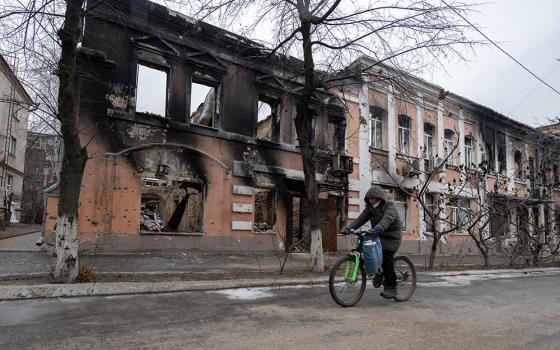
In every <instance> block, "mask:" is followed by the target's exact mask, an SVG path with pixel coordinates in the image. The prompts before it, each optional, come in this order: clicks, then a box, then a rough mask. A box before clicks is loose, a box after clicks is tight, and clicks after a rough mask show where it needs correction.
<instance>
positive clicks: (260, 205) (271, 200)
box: [253, 188, 276, 232]
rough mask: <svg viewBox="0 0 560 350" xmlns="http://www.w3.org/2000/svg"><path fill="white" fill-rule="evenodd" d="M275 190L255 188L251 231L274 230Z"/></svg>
mask: <svg viewBox="0 0 560 350" xmlns="http://www.w3.org/2000/svg"><path fill="white" fill-rule="evenodd" d="M275 225H276V191H275V190H271V189H263V188H256V189H255V219H254V223H253V231H255V232H276V227H275Z"/></svg>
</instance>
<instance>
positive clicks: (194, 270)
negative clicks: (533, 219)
mask: <svg viewBox="0 0 560 350" xmlns="http://www.w3.org/2000/svg"><path fill="white" fill-rule="evenodd" d="M344 254H346V253H338V254H334V255H333V254H326V255H325V265H326V266H327V267H329V266H331V265H332V264H334V262H335V261H336V260H337V259H338V258H339V257H340V256H342V255H344ZM409 258H411V260H412V261H413V263H414V264H415V265H416V266H417V267H418V268H422V267H424V266H425V264H426V262H427V257H425V256H423V255H412V256H409ZM80 259H81V261H80V263H81V264H82V265H86V266H88V267H91V269H92V270H93V271H94V272H95V273H96V274H97V275H98V276H100V277H102V276H119V275H120V276H129V277H130V276H138V277H141V276H146V277H149V276H157V275H177V276H180V275H183V276H184V275H193V276H195V275H206V276H211V275H214V276H215V277H216V278H221V279H224V278H226V279H227V278H228V276H227V275H234V276H237V275H240V274H246V275H250V276H253V275H256V274H262V273H265V274H270V273H275V274H278V272H279V271H280V266H281V264H282V261H283V255H281V254H279V253H276V254H275V253H268V254H265V253H245V254H243V253H198V252H196V253H193V252H166V253H161V252H157V253H135V254H97V255H88V254H82V255H81V256H80ZM442 261H443V262H444V264H443V265H444V266H446V267H447V268H448V269H449V268H450V267H457V266H462V267H473V266H475V265H480V264H481V263H482V259H481V258H480V257H478V256H466V257H445V258H442V257H438V258H437V260H436V264H435V266H441V265H442ZM505 263H507V260H506V259H504V258H501V259H496V258H494V259H493V264H494V265H504V264H505ZM53 264H54V258H52V257H51V256H50V254H49V253H47V252H29V251H0V280H7V279H23V278H29V277H37V276H48V274H49V273H50V271H51V270H52V266H53ZM308 271H309V266H308V258H307V254H292V255H290V256H289V258H288V260H287V261H286V265H285V267H284V274H285V275H301V274H303V273H307V272H308ZM219 275H226V276H222V277H219ZM214 279H215V278H214Z"/></svg>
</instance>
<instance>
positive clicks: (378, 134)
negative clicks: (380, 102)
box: [369, 106, 385, 150]
mask: <svg viewBox="0 0 560 350" xmlns="http://www.w3.org/2000/svg"><path fill="white" fill-rule="evenodd" d="M384 114H385V110H384V109H383V108H381V107H377V106H371V107H370V108H369V121H370V127H369V133H370V137H369V145H370V147H373V148H377V149H382V150H383V149H385V146H384V143H383V142H384V141H385V140H384V139H385V138H384V135H383V124H384V120H383V115H384Z"/></svg>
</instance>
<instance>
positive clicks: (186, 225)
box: [140, 177, 203, 233]
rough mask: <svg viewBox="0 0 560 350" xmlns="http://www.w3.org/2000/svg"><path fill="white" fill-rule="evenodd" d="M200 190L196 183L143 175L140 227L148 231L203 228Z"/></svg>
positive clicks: (191, 231)
mask: <svg viewBox="0 0 560 350" xmlns="http://www.w3.org/2000/svg"><path fill="white" fill-rule="evenodd" d="M202 219H203V191H202V186H201V184H199V183H193V182H189V181H175V180H173V181H172V180H162V179H159V178H154V177H143V178H142V197H141V207H140V227H141V230H143V231H148V232H187V233H189V232H190V233H194V232H196V233H198V232H202Z"/></svg>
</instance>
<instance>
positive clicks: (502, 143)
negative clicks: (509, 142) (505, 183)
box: [497, 133, 506, 175]
mask: <svg viewBox="0 0 560 350" xmlns="http://www.w3.org/2000/svg"><path fill="white" fill-rule="evenodd" d="M497 144H498V147H497V150H498V166H499V168H498V170H499V171H500V174H502V175H505V174H506V136H505V135H504V134H502V133H498V136H497Z"/></svg>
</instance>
